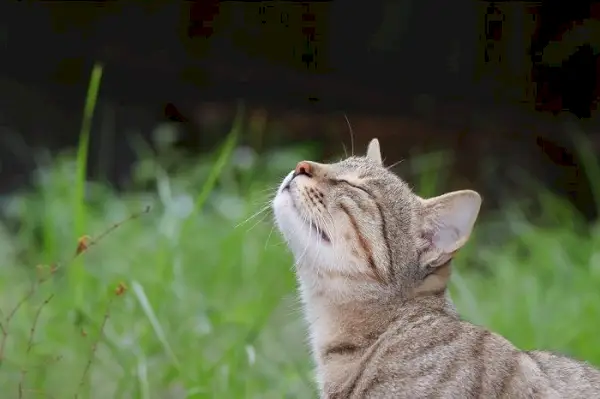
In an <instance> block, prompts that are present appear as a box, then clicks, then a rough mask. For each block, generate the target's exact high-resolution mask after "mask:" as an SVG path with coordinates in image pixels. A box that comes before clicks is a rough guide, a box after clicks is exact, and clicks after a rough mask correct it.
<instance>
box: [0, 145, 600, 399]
mask: <svg viewBox="0 0 600 399" xmlns="http://www.w3.org/2000/svg"><path fill="white" fill-rule="evenodd" d="M234 149H235V148H234V147H233V146H230V147H229V146H224V147H222V151H221V152H218V153H217V155H216V159H217V160H218V159H221V160H223V159H224V157H227V158H228V159H229V162H223V161H222V162H221V163H219V162H215V160H214V159H210V160H207V161H204V162H196V164H195V165H192V164H187V163H186V162H185V161H181V160H180V161H179V162H180V163H182V165H181V166H180V167H179V168H175V169H173V168H171V170H169V171H167V170H166V169H163V166H161V164H159V163H152V161H151V160H146V161H145V162H144V163H142V164H140V166H139V168H141V169H143V168H149V169H150V170H149V171H146V172H144V171H142V170H138V171H137V175H138V176H151V175H154V176H158V178H156V179H155V180H154V181H153V184H150V185H149V184H148V183H149V182H148V181H147V180H145V179H141V180H140V181H138V182H137V184H133V185H132V187H131V189H130V190H128V191H127V192H125V193H123V194H117V193H115V192H114V191H112V190H111V189H110V188H109V187H107V186H105V185H101V184H98V183H89V186H88V187H87V188H86V190H87V196H86V201H83V202H82V207H83V209H82V211H81V212H82V213H83V214H85V215H86V224H85V226H86V229H85V231H84V233H86V234H89V235H91V236H97V235H98V234H101V233H102V232H103V231H104V230H106V229H107V228H109V227H110V226H111V225H112V224H113V223H115V222H118V221H121V220H125V219H127V218H128V217H129V215H131V214H134V213H137V212H140V211H142V210H143V209H144V208H145V207H146V206H148V205H149V206H151V211H150V212H149V213H148V214H142V215H140V217H139V218H136V219H133V220H129V221H126V222H125V223H123V224H122V225H120V226H119V227H118V228H117V229H115V230H114V231H112V232H111V233H110V234H108V235H107V236H106V237H104V238H103V239H102V240H101V241H100V242H98V243H97V245H95V246H92V247H90V249H89V250H88V251H87V252H86V253H85V254H84V255H83V256H84V259H85V262H79V263H77V262H76V263H72V264H69V265H64V266H63V267H62V268H60V269H58V271H57V272H56V273H55V275H54V277H53V278H52V280H50V281H48V282H46V283H44V284H42V285H40V286H39V287H38V289H37V290H36V291H35V294H34V295H33V296H32V297H31V298H30V299H29V300H28V301H26V302H25V303H24V304H23V306H22V307H21V308H20V309H19V311H18V312H17V313H16V314H15V316H14V318H13V319H12V320H11V323H10V325H9V326H8V331H7V332H8V340H7V342H6V347H5V351H4V352H5V353H4V355H5V358H4V361H3V362H2V365H1V366H0V367H1V368H0V390H1V391H2V392H3V393H5V395H6V393H8V395H9V397H18V393H19V382H20V381H21V379H22V377H21V375H22V374H21V370H23V369H24V370H26V371H27V372H26V373H25V374H24V375H25V378H24V386H25V389H26V390H31V391H24V395H23V397H38V396H40V395H37V394H35V393H34V392H33V391H34V390H35V391H37V392H44V393H46V394H50V395H52V397H55V398H63V397H64V398H66V397H73V395H74V393H75V392H79V395H80V397H94V398H107V397H110V398H113V397H114V398H138V397H139V398H165V397H173V398H184V397H190V398H194V397H198V398H201V397H211V398H212V397H215V398H222V397H227V398H281V397H290V398H292V397H293V398H309V397H315V391H314V387H313V385H312V382H311V381H312V374H311V362H310V358H309V354H308V353H309V352H308V348H307V346H306V334H305V328H304V324H303V322H302V319H301V314H300V309H299V306H298V303H297V300H296V297H295V282H294V277H293V273H292V271H291V264H292V260H291V257H290V255H289V254H288V253H287V251H286V249H285V247H284V246H283V245H281V240H280V239H279V237H278V235H277V234H276V233H274V234H270V233H271V222H270V219H265V220H264V221H263V222H259V223H258V224H255V221H254V220H251V221H249V222H248V223H246V224H244V225H242V226H238V225H239V223H240V222H241V221H243V220H245V219H246V218H248V217H249V216H250V215H252V214H253V213H254V212H256V211H257V210H259V209H260V208H261V207H262V205H263V204H264V203H265V201H266V200H267V199H268V195H269V191H268V190H267V191H264V190H265V189H268V188H269V187H274V185H276V184H277V182H278V179H279V178H280V177H281V176H282V175H283V174H284V172H285V171H286V170H287V169H288V168H289V167H291V165H288V164H287V163H290V164H291V163H293V160H294V159H300V158H302V157H304V156H305V155H301V154H300V153H297V154H295V153H293V152H292V153H289V154H280V153H275V154H272V155H267V156H265V157H264V158H263V159H262V160H261V162H260V163H258V164H256V165H255V167H253V168H249V169H248V168H245V167H242V166H239V165H236V157H235V156H232V151H233V150H234ZM282 159H283V160H285V161H283V162H282ZM215 164H219V165H221V166H220V169H219V171H218V173H217V172H215V167H214V165H215ZM74 165H75V163H74V158H73V157H71V156H68V155H66V156H65V157H63V158H60V159H59V160H58V161H57V163H56V164H55V165H54V166H53V167H52V168H50V169H47V170H42V171H40V175H39V183H38V185H37V186H36V188H35V189H34V190H32V191H29V192H27V193H22V194H15V195H14V196H12V197H11V198H10V200H9V201H8V203H6V204H5V205H6V206H5V209H6V211H7V213H8V214H9V215H11V216H10V217H9V220H19V221H20V223H19V224H18V229H17V230H15V229H12V230H11V232H10V233H9V232H8V229H7V228H4V227H3V228H2V229H1V230H0V250H2V253H3V254H4V257H3V258H4V261H5V263H4V265H3V267H2V268H1V269H0V274H1V277H0V308H1V309H2V311H3V314H4V316H5V318H6V316H7V314H8V313H9V312H10V309H12V308H14V306H15V305H16V304H17V303H18V302H19V300H21V299H22V298H23V297H24V295H25V294H26V293H27V291H28V289H29V282H30V281H31V280H32V277H33V276H34V275H35V273H36V268H35V265H36V264H38V263H44V262H45V263H48V262H49V261H50V258H54V259H69V258H70V257H71V256H72V255H73V253H74V251H75V248H76V245H77V238H78V237H77V235H76V234H75V233H74V231H75V230H74V228H73V226H76V225H77V224H78V223H79V222H78V221H77V218H78V217H79V216H80V215H81V214H82V213H81V212H73V208H72V205H71V204H72V202H70V199H71V198H72V190H71V188H72V186H73V179H75V178H76V176H77V175H76V168H74V167H73V166H74ZM167 169H169V168H167ZM151 172H153V173H151ZM215 174H217V175H218V176H217V177H214V178H210V176H215ZM207 181H208V182H209V183H206V184H211V185H212V187H211V189H210V190H209V191H210V193H209V194H210V195H209V194H206V195H205V194H202V193H205V192H206V190H207V189H206V187H203V183H205V182H207ZM142 187H146V188H142ZM148 187H149V188H148ZM428 187H431V185H430V186H428ZM198 193H200V194H198ZM202 195H205V199H204V200H202V202H201V203H200V205H201V206H199V205H198V203H199V202H200V201H199V200H198V198H204V197H201V196H202ZM539 203H540V206H541V207H544V213H546V214H548V215H553V217H554V218H555V219H556V218H562V219H563V220H562V221H561V220H556V222H558V223H552V224H548V225H547V226H545V227H544V228H541V227H536V226H534V225H532V224H531V223H529V222H527V221H526V220H525V219H524V218H523V217H521V216H519V213H518V212H517V211H515V210H512V211H507V212H506V213H505V214H502V215H496V216H490V217H488V219H487V220H483V221H482V222H481V223H480V225H479V226H478V227H477V230H476V233H475V235H474V237H473V242H472V243H471V244H470V245H469V246H468V247H467V248H466V249H465V251H464V252H463V253H461V254H460V256H459V258H458V262H457V265H456V268H455V272H456V273H455V274H454V278H453V286H452V291H453V296H454V299H455V301H456V303H457V305H458V307H459V309H460V310H461V311H462V313H463V314H464V315H465V316H466V317H467V318H469V319H471V320H472V321H474V322H477V323H481V324H484V325H486V326H489V327H491V328H493V329H494V330H496V331H498V332H500V333H502V334H504V335H505V336H506V337H508V338H509V339H511V340H512V341H514V342H515V343H516V344H517V345H518V346H520V347H522V348H534V347H540V348H551V349H555V350H559V351H563V352H565V353H568V354H571V355H574V356H577V357H581V358H584V359H587V360H589V361H592V362H594V363H596V364H599V365H600V347H599V346H598V345H597V328H596V326H597V323H598V318H600V290H599V289H598V288H599V287H600V252H599V251H598V248H600V234H598V233H597V232H596V233H594V232H592V233H590V234H585V235H577V234H576V233H574V231H575V229H574V228H573V222H572V220H573V219H574V218H575V216H574V214H573V212H571V211H570V210H569V209H568V207H566V206H565V205H564V204H562V203H561V202H559V201H556V200H555V199H552V198H550V197H547V198H546V197H542V198H540V201H539ZM260 218H261V217H260V216H259V217H257V218H256V219H257V220H260ZM499 223H501V224H502V225H503V226H504V227H503V228H499V227H498V224H499ZM236 226H238V227H236ZM13 227H14V226H13ZM499 232H501V233H499ZM49 234H51V237H52V239H51V240H50V241H49V240H47V237H48V235H49ZM49 243H52V245H49ZM74 267H79V268H81V271H80V272H79V273H81V274H82V275H84V276H85V278H83V279H81V280H77V281H76V282H73V281H72V280H70V279H69V278H64V277H68V276H70V275H71V273H73V270H72V268H74ZM67 274H68V276H66V275H67ZM121 281H122V282H124V283H125V284H126V285H127V287H128V290H127V292H126V293H125V294H124V295H122V296H116V295H115V293H114V290H115V288H116V287H117V285H118V284H119V282H121ZM77 292H81V303H79V304H76V303H75V301H74V298H76V293H77ZM51 294H54V297H52V298H51V300H50V301H49V302H48V303H47V304H46V305H44V306H43V307H41V305H42V304H43V302H44V301H45V300H46V299H47V298H48V297H49V295H51ZM40 309H41V311H40ZM38 311H40V316H39V318H38V319H37V321H36V314H37V313H38ZM105 317H107V319H106V321H105V325H104V328H103V334H102V335H101V336H100V335H99V334H100V327H101V326H102V324H103V323H104V319H105ZM34 324H35V330H34V334H33V335H32V334H31V328H32V326H33V325H34ZM32 336H33V339H32V342H33V345H31V348H30V349H29V350H28V346H29V345H28V342H29V340H30V338H31V337H32ZM96 342H97V346H96V349H95V351H93V347H94V344H95V343H96ZM57 356H60V359H57V358H56V357H57ZM86 368H89V371H87V372H86V371H85V370H86ZM84 373H85V374H86V376H85V377H83V375H84ZM81 381H83V387H79V385H80V384H81Z"/></svg>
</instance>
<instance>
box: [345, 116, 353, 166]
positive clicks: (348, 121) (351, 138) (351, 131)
mask: <svg viewBox="0 0 600 399" xmlns="http://www.w3.org/2000/svg"><path fill="white" fill-rule="evenodd" d="M344 119H346V123H347V124H348V128H349V129H350V144H351V147H350V148H351V152H350V154H351V155H352V156H354V131H353V130H352V125H350V120H348V116H347V115H346V113H344Z"/></svg>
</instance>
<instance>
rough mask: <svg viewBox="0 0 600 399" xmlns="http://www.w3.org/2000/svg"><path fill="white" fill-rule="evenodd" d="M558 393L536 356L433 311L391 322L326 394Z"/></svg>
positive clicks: (452, 395) (462, 396)
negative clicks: (337, 387) (336, 387)
mask: <svg viewBox="0 0 600 399" xmlns="http://www.w3.org/2000/svg"><path fill="white" fill-rule="evenodd" d="M407 322H408V323H407ZM561 397H565V396H562V395H559V392H558V391H557V390H556V389H554V387H553V386H552V385H551V384H550V382H549V381H548V378H547V376H546V374H545V373H544V370H543V369H541V368H540V367H539V365H538V364H537V362H536V359H535V357H532V356H530V355H529V354H528V353H525V352H521V351H519V350H518V349H516V348H515V347H514V346H513V345H512V344H511V343H510V342H508V341H507V340H506V339H504V338H503V337H501V336H499V335H497V334H494V333H491V332H490V331H488V330H486V329H483V328H480V327H479V326H475V325H472V324H470V323H467V322H464V321H461V320H458V319H455V318H453V317H451V316H448V315H445V314H436V313H435V312H429V313H425V312H424V313H422V314H420V315H412V320H410V321H407V320H399V321H398V322H397V323H395V324H394V325H392V326H390V329H389V330H388V331H386V333H384V334H383V335H382V337H381V338H380V340H378V341H376V342H375V343H374V344H373V346H372V347H371V348H369V350H368V351H366V352H365V354H364V355H363V358H362V359H361V362H360V365H359V366H358V367H357V368H356V370H355V371H354V373H352V375H351V376H350V377H349V378H348V379H347V380H346V383H345V384H344V388H343V389H342V390H340V391H338V392H337V393H336V394H334V395H330V396H329V398H331V399H334V398H336V399H337V398H356V399H358V398H361V399H362V398H399V399H400V398H460V399H469V398H515V399H520V398H523V399H525V398H561ZM574 397H578V396H574ZM588 397H589V396H588Z"/></svg>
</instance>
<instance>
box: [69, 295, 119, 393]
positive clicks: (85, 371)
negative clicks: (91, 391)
mask: <svg viewBox="0 0 600 399" xmlns="http://www.w3.org/2000/svg"><path fill="white" fill-rule="evenodd" d="M113 299H114V297H112V296H111V297H110V300H109V302H108V304H107V305H106V312H104V318H103V319H102V324H101V325H100V331H99V332H98V336H97V337H96V339H95V340H94V343H93V344H92V347H91V350H90V357H89V358H88V361H87V363H86V364H85V368H84V369H83V374H82V375H81V380H79V387H78V388H77V391H76V392H75V399H77V398H78V397H79V392H80V391H81V389H82V388H83V386H84V385H85V377H86V376H87V374H88V372H89V371H90V368H91V367H92V362H93V360H94V357H95V355H96V348H97V347H98V343H99V342H100V339H102V336H103V335H104V327H105V326H106V322H107V321H108V317H109V316H110V305H111V304H112V301H113Z"/></svg>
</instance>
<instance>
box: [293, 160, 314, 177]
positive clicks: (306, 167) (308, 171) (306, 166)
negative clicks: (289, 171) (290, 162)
mask: <svg viewBox="0 0 600 399" xmlns="http://www.w3.org/2000/svg"><path fill="white" fill-rule="evenodd" d="M294 175H295V176H298V175H306V176H308V177H311V176H312V166H311V165H310V163H309V162H307V161H300V162H298V165H296V170H295V171H294Z"/></svg>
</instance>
